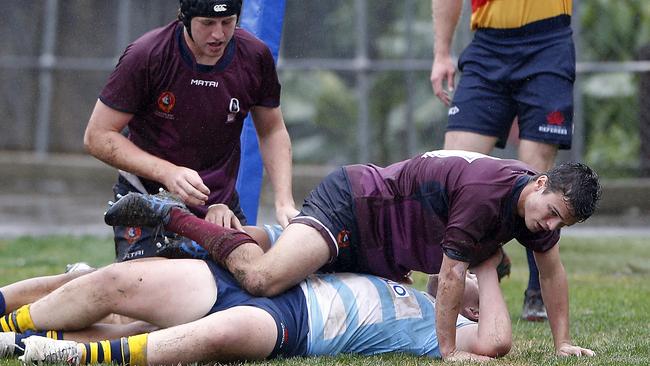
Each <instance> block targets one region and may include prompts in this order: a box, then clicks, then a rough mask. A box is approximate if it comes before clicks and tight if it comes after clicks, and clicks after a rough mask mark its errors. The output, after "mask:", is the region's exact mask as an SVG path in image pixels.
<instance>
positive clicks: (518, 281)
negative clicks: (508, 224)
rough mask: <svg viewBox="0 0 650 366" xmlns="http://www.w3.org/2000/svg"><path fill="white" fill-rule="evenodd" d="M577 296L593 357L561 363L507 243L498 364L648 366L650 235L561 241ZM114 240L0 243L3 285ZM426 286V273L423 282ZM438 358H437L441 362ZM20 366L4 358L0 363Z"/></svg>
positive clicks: (364, 360) (101, 255)
mask: <svg viewBox="0 0 650 366" xmlns="http://www.w3.org/2000/svg"><path fill="white" fill-rule="evenodd" d="M561 245H562V246H561V253H562V258H563V262H564V265H565V267H566V269H567V273H568V275H569V284H570V291H571V334H572V337H573V339H574V342H575V343H576V344H580V345H582V346H585V347H588V348H591V349H593V350H594V351H595V352H596V353H597V357H595V358H566V359H565V358H556V357H555V356H554V355H553V343H552V340H551V335H550V330H549V328H548V325H547V324H546V323H528V322H523V321H519V320H518V317H519V315H520V311H521V302H522V300H523V291H524V288H525V285H526V281H527V276H528V270H527V266H526V263H525V257H524V251H523V248H522V247H521V246H519V245H518V244H515V243H510V244H508V245H507V246H506V249H507V252H508V254H509V255H510V257H511V258H512V262H513V270H512V275H511V276H510V277H509V278H507V279H506V280H504V282H503V283H502V288H503V291H504V294H505V297H506V301H507V303H508V306H509V309H510V315H511V317H512V319H513V335H514V346H513V349H512V351H511V352H510V354H509V355H507V356H506V357H505V358H502V359H500V360H497V361H496V362H490V364H499V365H649V364H650V248H649V246H650V238H616V237H609V238H608V237H599V238H564V239H563V240H562V243H561ZM112 248H113V246H112V240H111V239H108V238H94V237H81V238H72V237H50V238H39V239H33V238H19V239H15V240H0V285H5V284H7V283H11V282H13V281H17V280H20V279H24V278H27V277H31V276H37V275H45V274H54V273H59V272H60V271H61V270H62V269H63V268H64V266H65V264H66V263H71V262H76V261H82V260H83V261H86V262H88V263H90V264H92V265H95V266H99V265H102V264H107V263H109V262H110V261H111V260H112V255H113V249H112ZM417 286H418V287H420V288H422V287H423V286H424V276H418V277H417ZM437 362H439V361H434V363H437ZM259 364H272V365H373V366H374V365H428V364H431V361H430V360H428V359H423V358H416V357H410V356H405V355H387V356H378V357H357V356H340V357H335V358H313V359H294V360H284V361H273V362H264V363H259ZM5 365H7V366H18V365H19V363H18V361H16V360H0V366H5Z"/></svg>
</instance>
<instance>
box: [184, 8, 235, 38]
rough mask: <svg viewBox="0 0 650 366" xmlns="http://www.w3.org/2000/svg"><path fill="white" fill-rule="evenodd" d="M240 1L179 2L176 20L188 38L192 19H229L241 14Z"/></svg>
mask: <svg viewBox="0 0 650 366" xmlns="http://www.w3.org/2000/svg"><path fill="white" fill-rule="evenodd" d="M241 7H242V0H180V12H179V13H178V20H180V21H181V22H183V25H185V28H186V29H187V31H188V33H189V34H190V37H192V32H191V28H190V22H191V21H192V18H194V17H206V18H213V17H229V16H231V15H237V21H239V14H240V13H241Z"/></svg>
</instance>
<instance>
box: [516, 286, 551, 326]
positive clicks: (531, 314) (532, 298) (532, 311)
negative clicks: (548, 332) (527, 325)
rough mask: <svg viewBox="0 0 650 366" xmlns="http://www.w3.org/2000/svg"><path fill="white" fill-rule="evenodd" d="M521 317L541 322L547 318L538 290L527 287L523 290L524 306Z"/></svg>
mask: <svg viewBox="0 0 650 366" xmlns="http://www.w3.org/2000/svg"><path fill="white" fill-rule="evenodd" d="M521 318H522V319H524V320H528V321H529V322H542V321H544V320H546V319H547V318H548V315H547V314H546V306H544V300H543V299H542V292H541V291H540V290H530V289H529V290H526V291H525V292H524V307H523V310H522V312H521Z"/></svg>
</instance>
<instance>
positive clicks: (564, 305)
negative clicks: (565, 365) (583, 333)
mask: <svg viewBox="0 0 650 366" xmlns="http://www.w3.org/2000/svg"><path fill="white" fill-rule="evenodd" d="M540 284H541V286H542V296H543V298H544V305H545V306H546V311H547V313H548V321H549V326H550V327H551V333H552V334H553V343H554V344H555V349H556V350H557V349H559V348H560V346H561V345H562V344H565V343H568V344H570V343H571V337H570V335H569V286H568V283H567V279H566V273H565V272H564V267H560V268H559V269H557V270H556V271H554V272H553V273H552V274H550V275H543V274H542V273H540Z"/></svg>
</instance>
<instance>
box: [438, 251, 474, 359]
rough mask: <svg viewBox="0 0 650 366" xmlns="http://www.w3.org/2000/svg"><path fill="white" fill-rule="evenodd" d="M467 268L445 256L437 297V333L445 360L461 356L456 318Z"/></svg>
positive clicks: (466, 264) (465, 265) (463, 264)
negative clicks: (457, 339) (457, 341)
mask: <svg viewBox="0 0 650 366" xmlns="http://www.w3.org/2000/svg"><path fill="white" fill-rule="evenodd" d="M467 267H468V263H465V262H461V261H457V260H454V259H451V258H449V257H447V255H446V254H443V258H442V265H441V267H440V275H439V277H438V292H437V295H436V333H437V335H438V345H439V346H440V354H441V355H442V358H443V359H445V360H447V359H455V358H457V357H458V356H460V352H458V351H457V349H456V318H457V317H458V313H459V312H460V307H461V301H462V298H463V290H464V289H465V272H466V271H467Z"/></svg>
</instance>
